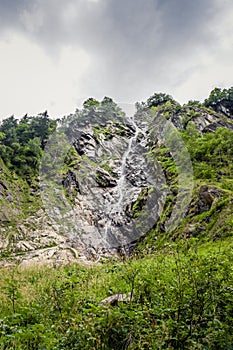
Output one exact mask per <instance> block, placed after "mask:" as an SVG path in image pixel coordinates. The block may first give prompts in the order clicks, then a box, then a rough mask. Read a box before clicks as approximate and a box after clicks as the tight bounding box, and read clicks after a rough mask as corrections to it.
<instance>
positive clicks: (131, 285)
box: [0, 89, 233, 350]
mask: <svg viewBox="0 0 233 350" xmlns="http://www.w3.org/2000/svg"><path fill="white" fill-rule="evenodd" d="M229 94H230V95H229ZM228 95H229V96H230V97H229V96H228ZM220 98H222V99H224V101H225V102H224V103H225V105H227V106H228V104H229V98H231V99H232V89H230V90H229V93H228V92H227V91H224V93H223V92H222V93H221V91H219V90H218V89H217V90H216V89H215V90H214V92H213V93H212V94H211V95H210V97H209V99H208V100H206V101H205V103H204V104H200V103H199V102H196V101H193V102H190V103H189V106H188V107H187V106H185V107H181V106H180V105H179V104H177V103H176V102H175V101H174V100H173V99H171V98H170V97H169V96H168V95H165V94H159V95H154V96H152V97H151V98H150V99H148V102H147V103H148V107H149V108H152V109H154V110H155V111H157V112H159V113H163V115H164V117H165V118H166V119H169V118H170V117H171V115H172V113H173V112H174V111H175V112H179V113H183V114H184V117H183V119H182V120H183V124H184V125H185V128H183V129H182V130H180V136H181V137H182V139H183V140H184V142H185V144H186V147H187V150H188V152H189V154H190V158H191V161H192V164H193V170H194V177H195V179H194V191H193V196H192V201H191V203H190V206H189V208H188V211H187V215H186V216H185V218H184V219H183V221H181V223H180V224H179V226H178V227H177V228H176V230H174V232H172V233H167V232H164V230H163V224H164V221H165V220H166V218H167V217H168V216H169V213H170V212H171V211H172V206H173V205H174V201H175V199H176V194H177V189H178V183H177V169H176V165H175V163H174V161H173V159H172V157H171V155H170V154H169V150H168V149H166V147H165V146H164V145H161V147H160V148H158V147H157V148H156V147H154V148H153V147H152V148H151V151H150V156H153V157H156V159H157V160H158V162H159V163H160V164H161V166H162V168H163V171H164V173H165V174H166V179H167V180H168V182H169V185H170V189H171V193H170V195H169V196H168V197H167V199H166V203H165V206H164V212H163V214H162V215H161V218H160V221H159V222H158V225H157V226H156V227H154V228H153V230H151V232H149V233H148V234H147V235H146V236H145V237H142V239H141V240H140V241H139V242H138V245H137V249H135V251H134V253H133V255H132V256H130V257H125V256H123V257H121V258H119V259H110V260H109V261H102V262H100V263H99V264H97V265H92V264H90V266H88V267H84V266H81V265H78V264H72V265H69V266H60V267H52V266H34V267H33V266H31V267H29V268H28V269H23V268H22V267H20V266H15V265H12V266H8V267H7V266H5V267H2V268H1V269H0V348H1V349H3V350H4V349H15V350H18V349H19V350H20V349H22V350H24V349H32V350H42V349H48V350H49V349H51V350H63V349H64V350H65V349H80V350H81V349H106V350H110V349H116V350H121V349H203V350H204V349H216V350H217V349H220V350H221V349H222V350H225V349H226V350H227V349H233V268H232V266H233V243H232V229H233V219H232V212H233V199H232V198H233V194H232V191H233V173H232V171H233V166H232V159H233V147H232V146H233V132H232V130H230V129H227V128H218V129H217V130H216V131H215V132H206V133H203V134H202V133H199V132H198V131H197V129H196V128H195V126H194V123H193V120H194V119H195V118H196V117H198V116H199V115H200V108H203V109H206V110H207V108H208V113H214V110H213V109H211V108H212V107H215V106H217V107H218V109H219V110H220V107H219V106H220V105H219V103H220V102H219V101H220ZM227 99H228V100H227ZM104 101H105V100H104ZM226 101H227V102H226ZM226 103H227V104H226ZM96 105H98V106H99V102H98V101H95V100H93V99H89V100H88V101H86V102H85V103H84V112H85V113H89V112H90V113H93V110H94V108H95V106H96ZM115 108H116V107H115ZM186 110H188V114H187V113H186ZM55 126H56V122H51V121H50V120H49V118H48V116H47V114H43V115H40V116H38V117H36V118H31V117H30V118H29V117H27V116H25V117H24V118H22V120H21V121H17V120H16V119H14V118H13V117H11V118H9V119H7V120H6V121H4V122H3V123H2V124H1V126H0V151H1V158H2V160H1V158H0V168H1V172H0V184H1V186H2V188H3V189H2V191H3V192H2V193H3V194H4V195H5V197H4V196H3V195H1V197H0V199H1V201H2V202H3V201H4V202H3V204H4V208H5V209H4V210H5V213H4V212H3V214H4V215H5V216H4V220H5V226H4V231H2V232H3V233H1V234H4V235H6V234H7V233H8V234H9V232H10V234H11V235H12V237H13V235H14V233H13V231H14V225H15V224H17V220H18V217H20V218H22V217H27V216H28V215H31V214H32V212H36V210H37V209H38V208H39V206H40V204H39V203H40V199H39V198H38V197H37V196H36V194H37V189H38V181H37V175H38V167H39V161H40V158H41V154H42V152H43V149H44V147H45V144H46V142H47V139H48V137H49V135H50V134H51V133H52V132H53V130H54V128H55ZM95 132H96V135H97V136H98V135H99V134H98V133H99V129H98V128H97V129H96V130H95ZM109 133H110V132H109V130H107V134H106V135H107V136H109ZM71 156H72V157H71V159H68V160H67V164H66V166H67V169H69V167H70V164H71V165H73V163H72V162H73V161H74V159H76V158H75V157H76V154H74V155H72V154H71ZM67 169H66V170H67ZM110 170H111V169H109V168H108V167H107V168H106V171H110ZM206 185H207V186H208V189H210V190H213V192H214V193H215V198H214V201H213V203H212V204H211V206H210V207H209V208H207V209H205V210H203V211H200V210H199V209H198V202H199V200H200V198H199V193H200V188H201V187H202V186H206ZM9 193H10V195H11V201H8V199H7V198H9ZM7 196H8V197H7ZM19 203H20V204H21V209H20V211H18V212H17V211H15V212H13V219H12V218H9V217H8V207H9V208H11V209H12V207H14V206H15V207H16V208H17V204H19ZM8 227H11V229H9V230H10V231H9V230H8ZM12 241H14V237H13V238H12ZM3 257H5V256H3ZM117 293H124V294H126V295H128V296H129V298H128V300H127V301H125V302H118V303H117V304H116V305H108V304H105V305H103V304H101V300H103V299H104V298H106V297H108V296H111V295H114V294H117Z"/></svg>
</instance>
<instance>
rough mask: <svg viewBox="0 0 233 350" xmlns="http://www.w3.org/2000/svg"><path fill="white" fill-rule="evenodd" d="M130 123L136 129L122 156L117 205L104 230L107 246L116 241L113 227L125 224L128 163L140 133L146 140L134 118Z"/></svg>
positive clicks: (116, 190)
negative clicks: (113, 235)
mask: <svg viewBox="0 0 233 350" xmlns="http://www.w3.org/2000/svg"><path fill="white" fill-rule="evenodd" d="M128 122H129V124H131V125H132V126H133V127H134V129H135V132H134V135H133V136H132V137H131V138H130V139H129V141H128V146H127V149H126V150H125V152H124V154H123V156H122V160H121V167H120V171H119V174H120V177H119V179H118V181H117V186H116V187H115V198H116V203H112V206H111V208H110V211H109V215H108V219H107V222H106V224H105V229H104V230H103V233H104V234H103V240H104V241H105V243H107V246H110V245H111V244H109V243H108V241H109V238H110V240H112V239H113V240H114V237H110V236H112V230H111V228H112V226H114V225H115V226H121V225H122V224H125V222H124V221H125V212H124V211H125V208H124V204H125V203H126V201H125V194H126V193H127V191H126V188H127V190H128V188H129V184H128V183H127V179H126V175H127V161H128V160H129V157H130V153H131V152H132V151H134V150H135V147H136V144H137V139H138V135H139V133H141V134H142V135H143V138H144V139H145V138H146V133H145V132H144V131H143V130H142V129H140V128H139V127H138V125H137V124H136V122H135V120H134V116H132V117H131V118H129V119H128Z"/></svg>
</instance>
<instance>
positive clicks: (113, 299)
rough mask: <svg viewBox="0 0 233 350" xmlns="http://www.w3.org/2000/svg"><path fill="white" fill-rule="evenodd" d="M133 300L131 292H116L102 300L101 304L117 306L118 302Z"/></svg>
mask: <svg viewBox="0 0 233 350" xmlns="http://www.w3.org/2000/svg"><path fill="white" fill-rule="evenodd" d="M131 300H132V296H131V292H129V293H127V294H114V295H111V296H110V297H107V298H105V299H103V300H101V302H100V305H106V304H109V305H111V306H117V305H118V303H129V302H130V301H131Z"/></svg>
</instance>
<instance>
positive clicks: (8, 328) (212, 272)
mask: <svg viewBox="0 0 233 350" xmlns="http://www.w3.org/2000/svg"><path fill="white" fill-rule="evenodd" d="M232 248H233V243H232V242H231V240H230V239H226V240H224V241H221V242H215V243H210V242H208V243H205V244H202V245H200V243H199V242H198V240H197V239H193V240H189V241H187V240H186V241H185V240H183V241H180V242H179V244H175V243H171V244H167V245H166V246H165V247H164V248H163V250H160V251H157V253H156V254H153V255H152V254H150V255H147V256H144V257H141V258H137V257H134V258H132V259H128V260H126V261H120V260H115V259H110V260H109V261H105V262H102V263H101V264H98V265H96V266H90V267H84V266H81V265H79V264H73V265H70V266H62V267H60V268H53V267H51V266H46V265H44V266H31V267H29V268H27V269H25V268H20V266H15V267H8V268H2V269H1V270H0V300H1V302H0V313H1V321H0V322H1V324H2V326H1V327H0V332H1V333H0V334H1V335H0V345H1V346H2V347H1V348H2V349H80V350H81V349H228V348H229V349H230V348H231V347H229V346H230V344H231V342H232V336H231V334H232V330H233V324H232V320H231V316H230V310H231V309H232V306H231V305H232V301H233V300H232V299H233V296H232V295H231V292H230V291H231V288H233V273H232V272H233V271H232V262H233V254H232ZM129 292H130V293H131V295H132V296H133V298H132V301H131V302H128V303H119V304H118V306H117V307H113V306H110V305H109V306H102V305H100V301H101V300H102V299H104V298H106V297H108V296H110V295H113V294H116V293H129ZM3 325H4V326H3ZM203 327H204V328H203ZM190 329H191V331H190ZM32 344H34V345H32Z"/></svg>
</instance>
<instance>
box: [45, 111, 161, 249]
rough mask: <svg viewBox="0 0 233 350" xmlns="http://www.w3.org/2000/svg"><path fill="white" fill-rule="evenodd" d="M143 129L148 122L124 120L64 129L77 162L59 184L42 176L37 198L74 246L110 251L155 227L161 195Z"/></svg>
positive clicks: (158, 175)
mask: <svg viewBox="0 0 233 350" xmlns="http://www.w3.org/2000/svg"><path fill="white" fill-rule="evenodd" d="M83 119H85V118H83ZM149 128H150V125H149V123H148V122H147V123H146V124H145V123H144V125H142V123H141V120H138V121H137V120H136V119H135V120H134V119H133V118H126V117H125V116H122V117H121V118H118V120H117V121H116V120H111V118H109V119H108V118H106V120H102V121H101V123H98V124H96V120H95V119H93V120H91V121H87V120H77V121H76V124H75V127H74V125H72V131H70V129H69V127H68V128H67V131H66V134H67V135H68V138H69V142H70V145H73V146H74V147H75V149H76V151H77V153H78V156H79V160H78V162H77V164H73V169H72V170H69V172H68V173H67V177H66V179H65V181H64V180H63V186H62V185H59V183H61V181H60V180H59V179H54V175H53V178H52V177H51V176H50V174H48V173H46V174H42V178H43V181H42V188H43V193H42V195H43V201H44V204H45V208H46V211H47V213H48V214H49V216H50V218H51V220H52V222H53V224H55V225H56V226H59V228H60V230H61V232H63V234H65V235H66V236H69V237H71V238H72V240H73V241H75V242H76V247H79V246H80V245H83V244H84V245H85V246H86V247H92V248H94V249H95V250H96V251H98V252H104V251H106V250H107V251H108V250H111V251H112V250H114V249H115V250H116V249H118V248H119V247H121V246H123V245H128V244H131V243H132V242H134V241H136V240H137V239H138V238H139V237H140V236H141V235H143V234H146V232H148V231H149V230H150V229H151V228H152V227H153V226H154V225H155V223H156V221H157V219H158V217H159V215H160V214H161V212H162V208H163V204H164V201H165V198H166V194H167V192H166V191H164V187H165V182H166V179H165V177H164V174H163V172H162V170H161V168H160V165H159V164H158V163H157V162H156V161H155V160H154V161H153V160H151V159H150V160H149V159H148V157H147V153H148V152H149V147H148V132H149ZM46 152H48V153H49V152H50V148H49V145H48V148H47V151H46ZM58 163H59V164H60V163H62V161H61V159H59V161H58ZM59 181H60V182H59ZM72 183H73V184H74V186H75V184H76V188H77V193H76V197H75V200H74V202H73V203H71V202H69V199H68V198H67V197H66V196H65V194H64V186H65V187H67V188H69V187H70V186H71V184H72ZM162 189H163V190H162ZM49 192H50V193H49ZM51 193H52V196H51Z"/></svg>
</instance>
